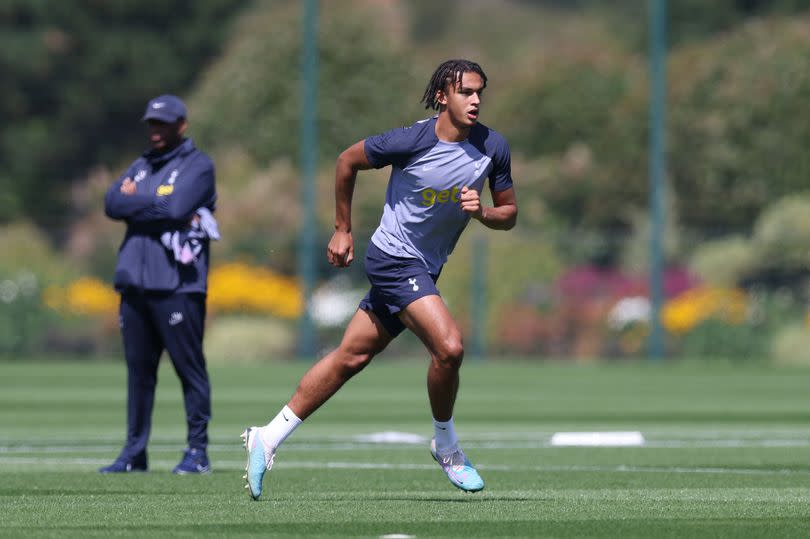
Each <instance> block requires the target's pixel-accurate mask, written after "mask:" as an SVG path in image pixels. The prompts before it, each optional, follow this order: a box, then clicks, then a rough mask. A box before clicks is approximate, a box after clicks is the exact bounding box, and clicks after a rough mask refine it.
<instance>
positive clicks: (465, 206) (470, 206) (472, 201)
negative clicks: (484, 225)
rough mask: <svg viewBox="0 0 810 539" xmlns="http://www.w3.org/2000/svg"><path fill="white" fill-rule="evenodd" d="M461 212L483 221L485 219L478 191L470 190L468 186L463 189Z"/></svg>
mask: <svg viewBox="0 0 810 539" xmlns="http://www.w3.org/2000/svg"><path fill="white" fill-rule="evenodd" d="M461 210H462V211H464V212H467V213H469V214H470V217H474V218H475V219H481V217H483V212H484V210H483V208H482V207H481V199H480V197H479V196H478V191H476V190H475V189H470V188H469V187H467V186H466V185H465V186H464V187H462V188H461Z"/></svg>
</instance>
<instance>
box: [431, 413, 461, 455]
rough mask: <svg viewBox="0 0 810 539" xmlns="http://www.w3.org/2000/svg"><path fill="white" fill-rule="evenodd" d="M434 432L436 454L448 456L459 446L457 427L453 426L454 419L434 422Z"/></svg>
mask: <svg viewBox="0 0 810 539" xmlns="http://www.w3.org/2000/svg"><path fill="white" fill-rule="evenodd" d="M433 431H434V432H435V433H436V434H435V435H436V452H438V453H439V454H441V455H446V454H447V453H449V452H450V451H451V450H453V449H455V447H456V446H457V445H458V436H456V427H455V426H454V425H453V418H452V417H451V418H450V419H448V420H447V421H436V420H435V419H434V420H433Z"/></svg>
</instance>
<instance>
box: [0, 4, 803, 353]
mask: <svg viewBox="0 0 810 539" xmlns="http://www.w3.org/2000/svg"><path fill="white" fill-rule="evenodd" d="M668 5H669V12H668V24H669V29H668V32H669V65H668V79H669V88H668V92H669V102H668V105H669V110H668V119H669V130H668V133H667V136H668V141H669V154H668V165H669V171H668V172H669V175H668V183H669V185H668V189H669V192H668V196H669V208H668V226H667V234H668V237H667V241H666V256H667V263H668V267H669V269H670V270H671V272H672V275H675V276H677V275H681V276H684V275H685V276H686V277H682V278H680V279H681V281H678V282H683V283H686V284H683V285H678V284H673V285H672V286H671V288H670V289H669V291H668V300H670V301H671V302H672V304H671V306H670V309H671V310H670V311H669V312H671V313H682V314H681V315H680V316H681V317H680V318H678V316H675V315H673V316H675V317H674V318H672V319H671V320H673V321H672V325H671V326H670V327H668V328H667V329H668V330H669V332H670V333H669V341H668V347H669V350H670V352H671V353H672V354H673V355H674V354H680V355H683V354H687V355H701V354H702V355H725V356H744V357H753V356H755V355H756V354H761V355H762V356H766V357H767V356H769V355H770V356H773V357H785V356H787V355H789V351H790V350H801V349H802V343H803V341H802V339H805V340H806V341H807V342H806V343H805V344H810V338H808V337H806V336H805V335H804V334H803V333H802V332H800V331H798V330H796V328H797V327H798V328H805V325H806V324H805V312H806V304H807V302H808V290H809V289H810V287H808V280H807V277H808V271H807V268H808V263H810V260H808V254H807V253H808V252H810V250H808V245H810V243H809V242H810V221H808V220H809V219H810V218H808V215H810V198H808V197H809V196H810V195H807V188H806V182H807V176H808V172H810V158H808V154H807V152H806V150H805V149H806V148H807V147H808V146H810V127H808V125H810V124H809V123H808V122H807V118H808V117H810V110H808V107H810V105H809V104H808V103H810V99H808V97H810V0H806V1H803V0H770V1H768V0H717V1H715V2H705V1H702V0H678V1H673V2H669V3H668ZM646 10H647V3H646V2H639V1H637V0H533V1H532V0H504V1H502V2H487V1H483V0H466V1H463V2H462V1H461V0H445V1H444V2H442V3H441V9H439V8H437V4H436V3H435V2H432V1H429V0H413V1H408V2H406V1H404V0H401V1H397V0H389V1H384V2H380V1H374V0H345V1H341V2H320V4H319V40H320V41H319V66H320V72H319V84H318V103H317V107H318V133H319V140H318V150H319V163H320V164H319V172H318V215H319V219H320V234H321V237H320V238H319V242H320V243H319V245H325V244H326V242H327V241H328V238H329V235H330V234H331V230H332V226H333V219H334V208H333V206H334V201H333V171H334V160H335V157H336V155H337V154H338V153H339V151H340V150H341V149H343V148H344V147H346V146H348V145H350V144H352V143H353V142H356V141H357V140H360V139H362V138H363V137H365V136H368V135H370V134H374V133H377V132H381V131H383V130H386V129H389V128H391V127H394V126H398V125H406V124H410V123H412V122H413V121H415V120H417V119H421V118H424V117H426V116H428V115H429V114H430V111H426V110H424V108H423V106H422V105H421V104H420V103H419V99H420V98H421V95H422V91H423V89H424V85H425V84H426V82H427V80H428V78H429V76H430V74H431V73H432V70H433V69H434V68H435V66H436V65H437V64H438V63H439V62H441V61H443V60H445V59H447V58H449V57H469V58H472V59H475V60H476V61H478V62H479V63H481V64H482V66H483V67H484V69H485V70H486V72H487V74H488V76H489V79H490V84H489V88H488V89H487V96H486V102H485V109H484V113H483V116H482V120H483V122H484V123H485V124H487V125H490V126H492V127H494V128H495V129H497V130H498V131H500V132H501V133H503V134H504V135H505V136H506V137H507V139H508V140H509V142H510V144H511V147H512V151H513V175H514V177H515V180H516V188H517V193H518V197H519V203H520V208H521V214H520V219H519V225H518V227H517V228H516V230H515V231H513V232H511V233H509V234H503V233H497V232H492V231H486V230H481V229H480V227H479V228H477V229H476V230H474V231H473V230H470V231H468V232H467V234H466V235H465V236H464V237H463V238H462V240H461V242H460V244H459V246H458V250H457V252H456V253H455V254H454V255H453V257H452V258H451V262H450V263H449V264H448V265H447V267H446V268H445V271H444V273H443V275H442V282H441V288H442V292H443V296H444V297H445V299H446V300H447V302H448V304H449V305H450V306H451V309H452V310H453V312H454V314H456V315H457V316H458V318H459V320H460V322H461V323H462V325H463V326H464V329H465V331H466V332H469V330H470V327H471V318H472V313H471V309H472V299H471V296H470V287H471V286H472V283H471V275H470V271H469V266H470V264H471V263H472V256H473V255H472V245H471V241H470V239H471V238H476V237H477V238H483V239H485V240H486V241H487V244H488V246H489V250H490V252H489V256H488V258H487V274H488V276H489V279H488V290H487V301H488V303H487V304H488V312H487V321H488V328H489V329H488V332H489V334H488V335H487V340H488V342H489V344H490V350H491V351H492V352H493V353H494V354H500V355H505V354H515V353H520V354H536V355H543V356H575V357H605V356H608V357H627V356H638V355H643V353H644V347H643V343H644V338H645V335H646V321H645V317H644V316H645V315H644V308H643V305H644V304H643V302H639V301H636V300H637V299H638V298H644V297H646V294H647V290H646V276H645V271H646V264H647V259H646V253H647V246H648V244H649V218H648V216H647V212H646V208H647V197H648V168H647V140H648V117H647V110H648V84H649V81H648V76H647V70H648V64H647V57H646V48H647V39H648V31H647V18H648V14H647V11H646ZM301 16H302V13H301V5H300V3H299V2H286V1H281V0H278V1H274V0H253V1H248V0H196V1H192V0H178V1H176V2H157V1H154V0H138V1H137V2H136V1H134V0H115V1H105V0H70V1H67V2H51V1H48V0H5V1H4V2H2V3H0V28H2V32H0V72H1V73H2V76H0V95H2V97H3V99H0V162H2V163H3V167H1V168H0V227H2V228H1V229H0V247H2V248H3V249H4V250H3V252H4V256H3V257H2V259H0V300H2V301H0V317H2V318H3V320H7V321H9V322H8V324H9V325H7V326H4V327H5V328H6V329H5V330H4V333H3V335H5V336H0V353H5V354H11V355H19V354H26V353H28V354H30V353H42V352H43V351H44V352H47V351H49V350H56V351H62V352H64V351H77V352H79V353H93V352H109V351H115V350H116V346H117V345H116V344H115V343H116V342H117V341H116V339H117V327H116V323H115V314H114V313H115V301H116V299H115V297H114V295H113V296H107V295H105V294H104V292H100V291H98V290H99V289H97V288H93V287H94V286H96V285H95V284H93V285H92V286H91V285H90V284H89V283H101V285H100V286H102V287H103V286H104V284H103V283H109V280H110V276H111V275H112V268H113V267H114V262H115V256H116V249H117V245H118V243H119V242H120V239H121V237H122V235H123V226H122V225H121V224H120V223H113V222H111V221H109V220H108V219H106V218H105V217H104V216H103V212H102V195H103V192H104V190H105V189H106V188H107V186H108V185H109V184H110V182H112V181H113V180H114V179H115V177H116V176H117V174H119V173H120V171H121V170H122V169H123V168H124V167H125V166H126V165H127V163H129V162H130V161H131V160H132V159H133V158H134V157H135V156H136V155H137V154H138V153H139V152H140V151H142V150H143V148H144V145H145V144H144V143H145V140H144V139H145V131H144V129H143V127H142V126H141V125H140V123H139V119H140V116H141V114H142V111H143V107H144V104H145V103H146V101H147V100H148V99H149V98H150V97H153V96H154V95H157V94H160V93H165V92H171V93H176V94H178V95H181V96H182V97H183V98H184V99H186V101H187V103H188V105H189V109H190V134H191V136H192V137H194V139H195V141H196V142H197V144H198V145H199V146H200V147H202V148H203V149H204V150H206V151H207V152H208V153H209V154H211V155H212V156H213V157H214V159H215V162H216V164H217V174H218V176H217V181H218V188H219V193H220V201H219V208H218V212H217V218H218V220H219V222H220V227H221V229H222V230H223V234H224V238H223V241H221V242H219V243H217V244H215V245H214V246H213V252H214V256H213V260H214V265H215V270H216V269H217V267H218V266H222V268H220V272H219V273H217V271H214V272H212V295H211V303H212V305H213V306H214V307H213V308H212V315H211V317H210V326H211V327H210V335H216V338H212V341H215V342H216V343H219V344H217V345H216V346H217V347H218V348H216V349H217V350H218V351H217V352H214V353H215V354H219V355H221V354H222V353H221V352H220V351H219V350H221V348H222V347H223V346H226V347H227V343H228V342H233V340H229V338H228V337H227V336H228V335H236V333H237V332H239V337H238V338H239V340H240V342H245V343H247V341H248V340H250V339H248V338H247V337H245V334H252V333H251V332H250V331H249V328H260V327H262V322H261V321H262V320H264V321H265V324H266V327H267V328H270V327H271V326H272V328H273V330H272V331H270V330H269V329H268V331H266V332H264V333H263V332H262V331H261V330H256V331H253V333H255V334H256V337H255V341H256V345H255V346H253V347H251V346H248V345H247V344H245V346H244V349H243V352H244V350H257V351H256V352H253V354H254V355H256V354H260V352H259V350H262V349H267V350H272V352H268V353H272V354H273V355H285V354H290V353H291V347H292V343H293V342H294V339H292V338H290V336H289V334H290V332H292V331H294V328H295V324H294V323H293V321H294V318H295V316H297V313H299V312H300V309H301V308H302V306H301V303H300V302H301V297H300V290H298V288H297V280H296V272H297V268H296V248H297V239H298V228H299V225H300V222H299V216H300V215H301V211H300V208H299V175H298V174H299V173H298V156H299V153H300V147H299V140H300V139H299V115H300V111H301V107H302V106H303V104H302V102H301V81H300V74H299V63H300V51H301V31H300V29H301ZM387 175H388V171H386V170H383V171H370V172H367V173H364V174H362V175H361V176H360V179H359V180H358V187H357V189H356V193H355V202H354V229H355V240H356V243H357V245H356V247H357V253H356V257H357V263H355V264H354V265H353V267H352V268H350V270H348V271H344V272H338V271H336V270H334V269H331V268H329V267H328V266H327V264H326V262H325V257H321V258H320V263H321V267H320V268H319V270H320V275H321V278H322V284H323V286H324V287H326V288H324V289H325V290H327V289H328V290H334V289H337V288H340V289H341V290H342V291H343V292H342V293H343V294H344V295H343V296H341V298H343V299H342V301H343V302H344V303H346V302H351V303H353V302H356V301H357V300H359V297H360V296H361V295H362V293H363V289H364V288H365V286H366V283H365V280H364V276H363V272H362V264H361V261H362V256H363V254H364V251H365V244H366V242H367V238H368V236H369V235H370V233H371V231H372V230H373V228H374V227H375V226H376V224H377V222H378V220H379V216H380V213H381V207H382V202H383V199H384V193H385V185H386V180H387ZM237 270H238V271H237ZM583 270H587V271H583ZM220 277H221V278H220ZM673 279H676V278H675V277H673ZM336 282H339V283H342V284H341V285H340V286H339V287H337V288H336V287H335V286H332V287H331V288H328V287H329V286H330V285H334V283H336ZM673 282H675V281H673ZM9 283H10V284H9ZM246 283H247V284H246ZM570 283H577V284H576V286H575V288H574V291H576V290H580V289H581V290H589V291H590V292H591V293H589V294H577V293H572V292H571V289H570V288H569V285H570ZM80 285H81V286H85V288H81V286H80ZM77 286H78V287H79V290H83V292H81V294H79V296H82V295H84V296H86V301H87V302H91V299H92V298H96V300H98V301H99V302H101V303H98V302H96V303H92V302H91V303H89V304H91V305H95V306H98V305H107V306H106V307H104V308H102V310H104V309H106V310H105V311H104V312H106V313H107V315H106V318H105V317H104V316H95V315H93V314H92V313H89V312H87V310H86V309H87V308H88V307H87V306H86V305H85V307H79V306H77V304H72V303H71V302H70V301H69V300H68V299H67V298H70V297H71V296H70V290H74V291H75V290H76V287H77ZM71 287H73V288H71ZM251 287H252V288H251ZM257 287H259V288H262V287H263V288H262V289H263V290H267V292H263V293H262V294H261V295H262V296H263V297H262V298H258V299H257V298H254V299H255V300H256V301H254V303H253V304H251V305H248V303H249V302H248V300H247V299H246V298H249V297H250V294H251V292H253V295H254V296H256V295H257V293H256V290H257ZM274 287H275V288H274ZM700 287H702V288H700ZM707 290H713V291H714V292H711V293H709V292H706V291H707ZM94 291H97V292H98V294H96V292H94ZM214 291H216V293H214ZM701 291H702V292H701ZM681 294H687V295H685V296H680V295H681ZM739 294H743V296H742V298H743V299H741V296H740V295H739ZM679 296H680V297H679ZM12 297H13V299H9V298H12ZM26 298H27V299H26ZM58 298H62V299H58ZM105 298H106V299H105ZM786 298H787V299H786ZM7 300H8V301H7ZM46 300H47V301H46ZM94 301H95V300H94ZM104 301H106V302H107V303H104ZM71 305H72V306H71ZM216 305H220V306H225V305H230V306H231V307H228V308H225V307H221V308H218V307H216ZM234 306H238V307H234ZM94 308H95V307H94ZM316 308H317V307H316ZM324 308H325V307H324ZM82 309H85V310H84V311H83V310H82ZM696 310H698V311H700V312H699V313H697V314H696V312H697V311H696ZM731 312H733V313H736V314H735V315H734V316H730V315H729V313H731ZM739 312H744V313H745V316H742V317H739V316H737V314H739ZM110 313H112V314H110ZM684 313H688V314H684ZM94 316H95V318H94ZM102 320H107V321H106V322H103V321H102ZM611 320H612V321H614V322H615V321H617V320H620V321H621V323H618V322H616V323H614V322H611ZM11 321H13V324H12V322H11ZM330 327H331V326H329V327H326V326H324V328H323V329H322V334H323V343H322V346H324V347H328V346H330V345H333V344H334V343H335V339H336V338H337V337H336V336H337V335H339V333H338V332H337V330H336V329H330ZM8 328H18V329H13V330H12V329H8ZM236 328H239V329H238V330H237V329H236ZM684 328H686V329H685V330H684ZM6 334H7V335H6ZM268 335H279V337H277V338H275V337H273V338H272V339H269V340H272V341H273V343H276V345H271V344H268ZM280 335H284V337H281V336H280ZM741 335H748V337H746V339H747V340H745V339H742V337H741ZM234 338H235V337H234ZM245 339H247V340H245ZM754 341H755V342H754ZM222 343H226V344H225V345H223V344H222ZM741 343H744V344H745V346H742V345H741ZM797 343H798V344H797ZM212 346H213V343H212ZM805 348H808V347H805ZM786 351H788V352H786ZM235 355H236V356H239V354H235ZM241 355H243V356H244V355H250V354H247V353H243V354H241ZM799 355H800V354H799Z"/></svg>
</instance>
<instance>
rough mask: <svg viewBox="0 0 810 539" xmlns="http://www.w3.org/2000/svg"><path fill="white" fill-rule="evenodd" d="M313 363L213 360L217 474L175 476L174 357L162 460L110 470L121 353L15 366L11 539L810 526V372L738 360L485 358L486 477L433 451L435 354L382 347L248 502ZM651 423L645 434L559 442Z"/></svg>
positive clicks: (3, 528) (4, 475)
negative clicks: (250, 447)
mask: <svg viewBox="0 0 810 539" xmlns="http://www.w3.org/2000/svg"><path fill="white" fill-rule="evenodd" d="M308 366H309V365H308V364H305V363H303V362H301V363H272V364H265V365H261V366H245V365H241V366H239V365H235V366H219V365H217V366H214V367H212V368H211V369H210V372H211V378H212V384H213V399H214V417H213V420H212V423H211V429H210V434H211V447H210V450H209V454H210V457H211V459H212V466H213V469H214V472H213V473H212V474H211V475H209V476H203V477H178V476H173V475H172V474H171V473H170V470H171V468H172V467H173V466H174V465H175V464H176V463H177V462H178V461H179V459H180V457H181V454H182V451H183V448H184V438H185V426H184V425H185V424H184V420H183V416H184V413H183V410H182V399H181V394H180V388H179V383H178V382H177V379H176V377H175V375H174V373H173V372H172V371H171V367H170V364H169V362H168V361H166V360H165V358H164V362H163V365H162V367H161V373H160V383H159V386H158V397H157V403H156V408H155V415H154V429H153V436H152V442H151V445H150V453H149V457H150V468H151V469H150V471H149V472H148V473H141V474H128V475H123V476H117V475H116V476H102V475H100V474H98V473H96V469H97V468H98V467H99V466H101V465H104V464H107V463H109V462H110V461H111V460H112V459H113V458H114V457H115V456H116V455H117V453H118V450H119V449H120V444H121V442H122V441H123V438H124V422H125V385H124V375H125V368H124V365H123V364H122V363H121V362H120V361H116V362H106V363H102V362H67V361H65V362H31V361H28V362H22V361H20V362H9V363H0V537H26V538H32V537H60V538H62V537H83V538H89V537H104V538H110V537H279V538H281V537H385V536H388V537H623V538H627V537H639V538H641V537H644V538H647V537H656V538H657V539H659V538H667V537H689V538H692V537H712V538H717V537H734V538H738V537H769V538H770V537H800V536H810V391H808V389H807V388H808V386H809V385H810V371H807V370H788V369H772V368H768V367H765V366H759V365H751V364H746V365H736V366H735V365H730V364H728V363H711V362H703V363H687V362H672V363H662V364H652V363H649V364H638V363H634V364H631V363H621V364H573V363H571V364H559V363H554V364H548V363H541V362H525V363H509V362H499V361H498V362H496V361H492V362H478V363H476V362H475V361H472V360H468V361H467V363H466V364H465V366H464V368H463V369H462V387H461V391H460V394H459V401H458V405H457V409H456V422H457V426H458V429H459V434H460V437H461V439H462V443H463V447H464V448H465V450H466V452H467V454H468V456H469V457H470V458H471V460H472V461H473V462H475V463H476V464H477V465H478V467H479V470H480V472H481V475H482V476H483V477H484V479H485V481H486V484H487V486H486V489H485V490H484V491H483V492H481V493H478V494H465V493H463V492H460V491H458V490H456V489H455V488H453V487H452V486H451V485H450V483H449V482H448V481H447V479H446V478H445V477H444V476H443V474H442V473H441V471H440V469H439V467H438V466H437V465H436V464H435V463H434V462H433V461H432V459H431V458H430V455H429V453H428V447H427V441H428V440H429V438H430V436H431V430H432V429H431V423H430V413H429V408H428V405H427V397H426V390H425V371H426V363H425V361H407V362H406V361H393V360H386V358H385V357H381V358H378V359H377V360H375V363H373V364H372V365H371V366H369V367H368V368H367V369H366V370H365V371H364V372H362V373H361V374H360V375H358V376H357V377H356V378H355V379H354V380H352V381H350V382H349V383H348V384H347V386H346V387H344V388H343V390H342V391H341V392H339V393H338V395H337V396H336V397H335V398H333V399H332V400H331V401H330V402H328V403H327V404H326V406H325V407H324V408H323V409H321V410H320V411H318V412H317V413H316V414H315V415H314V416H313V417H311V418H310V419H308V420H307V421H306V422H305V423H304V424H303V425H302V426H301V427H300V428H299V429H298V431H296V432H295V434H294V435H293V436H292V437H291V438H290V439H288V440H287V442H286V443H285V445H284V446H283V447H282V449H281V451H279V454H278V456H277V458H276V465H275V467H274V469H273V471H272V472H271V473H270V474H269V475H268V476H267V477H266V478H265V496H266V498H263V499H262V500H261V501H259V502H253V501H251V500H250V499H249V497H248V495H247V493H246V492H245V491H244V489H243V481H242V479H241V476H242V473H243V472H242V470H243V468H244V451H243V449H242V448H241V444H240V440H239V434H240V433H241V432H242V430H243V429H244V427H245V426H247V425H249V424H263V423H265V422H267V421H268V420H269V419H270V418H271V417H272V416H273V415H275V413H276V412H277V411H278V409H279V408H280V407H281V406H282V405H283V404H284V403H285V402H286V401H287V399H288V398H289V396H290V394H291V392H292V391H293V389H294V388H295V385H296V383H297V381H298V378H299V377H300V375H301V374H302V373H303V372H304V371H305V370H306V368H307V367H308ZM558 431H640V432H642V434H643V435H644V437H645V439H646V443H645V444H644V445H643V446H641V447H556V446H552V445H551V443H550V440H551V436H552V435H553V434H554V433H555V432H558Z"/></svg>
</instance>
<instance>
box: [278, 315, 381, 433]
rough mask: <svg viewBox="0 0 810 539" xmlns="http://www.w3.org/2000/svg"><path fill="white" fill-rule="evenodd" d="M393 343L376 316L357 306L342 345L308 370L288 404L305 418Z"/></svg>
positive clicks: (296, 413)
mask: <svg viewBox="0 0 810 539" xmlns="http://www.w3.org/2000/svg"><path fill="white" fill-rule="evenodd" d="M390 342H391V336H390V335H389V334H388V332H387V331H386V330H385V328H384V327H383V326H382V324H380V321H379V320H378V319H377V317H376V316H375V315H374V314H372V313H368V312H366V311H364V310H362V309H358V311H357V312H356V313H355V314H354V316H353V317H352V319H351V321H349V325H348V326H347V327H346V331H345V332H344V333H343V340H342V341H341V343H340V346H338V347H337V348H336V349H335V350H333V351H332V352H330V353H329V354H327V355H326V356H324V357H323V359H321V360H320V361H318V362H317V363H316V364H315V365H313V366H312V367H311V368H310V369H309V370H308V371H307V373H306V374H305V375H304V376H303V378H301V381H300V382H299V384H298V389H296V391H295V394H294V395H293V396H292V398H291V399H290V402H289V403H288V404H287V406H289V407H290V409H291V410H292V411H293V412H294V413H295V415H297V416H298V417H299V418H300V419H302V420H303V419H306V418H307V417H309V416H310V415H311V414H312V413H313V412H315V410H317V409H318V408H320V406H321V405H322V404H323V403H325V402H326V401H327V400H329V398H330V397H331V396H332V395H334V394H335V393H336V392H337V390H338V389H340V388H341V386H343V384H345V383H346V382H347V381H348V380H349V379H350V378H351V377H352V376H354V375H355V374H357V373H358V372H360V371H361V370H363V369H364V368H365V366H366V365H368V364H369V362H370V361H371V359H372V358H373V357H374V356H375V355H377V354H378V353H380V352H382V351H383V350H384V349H385V347H386V346H388V343H390Z"/></svg>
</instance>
